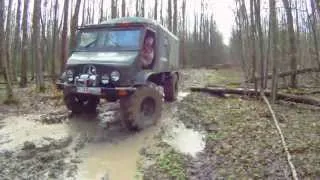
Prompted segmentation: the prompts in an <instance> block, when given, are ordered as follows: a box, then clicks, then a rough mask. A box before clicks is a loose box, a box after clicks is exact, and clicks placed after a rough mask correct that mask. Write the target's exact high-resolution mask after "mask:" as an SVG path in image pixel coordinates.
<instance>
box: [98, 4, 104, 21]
mask: <svg viewBox="0 0 320 180" xmlns="http://www.w3.org/2000/svg"><path fill="white" fill-rule="evenodd" d="M103 2H104V0H100V19H99V22H101V21H103V9H104V7H103V4H104V3H103Z"/></svg>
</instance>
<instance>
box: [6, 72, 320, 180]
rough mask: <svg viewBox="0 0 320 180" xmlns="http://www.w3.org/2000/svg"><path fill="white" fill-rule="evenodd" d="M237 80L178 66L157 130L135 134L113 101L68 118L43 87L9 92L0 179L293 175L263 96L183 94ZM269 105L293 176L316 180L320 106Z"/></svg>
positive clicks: (58, 99)
mask: <svg viewBox="0 0 320 180" xmlns="http://www.w3.org/2000/svg"><path fill="white" fill-rule="evenodd" d="M242 80H243V79H242V74H241V73H240V71H239V70H237V69H221V70H207V69H188V70H184V71H183V79H182V81H181V88H180V93H179V98H178V101H176V102H174V103H166V104H165V108H164V112H163V117H162V119H161V120H160V121H159V123H158V124H157V125H156V126H155V127H151V128H149V129H146V130H144V131H141V132H137V133H132V132H128V131H127V130H125V129H124V128H122V127H121V125H120V123H118V122H119V121H118V119H119V115H118V105H117V104H106V103H104V102H103V103H102V104H101V105H100V107H99V108H98V114H96V115H91V116H89V115H80V116H71V115H70V114H69V112H68V111H67V110H66V108H65V107H64V106H63V103H62V100H61V96H60V94H58V93H56V92H54V91H52V90H51V89H48V91H47V92H46V93H44V94H37V93H35V91H34V87H29V88H24V89H20V88H16V89H15V94H16V97H17V98H18V100H19V102H20V103H19V105H10V106H8V105H1V104H0V179H48V177H49V178H50V179H101V178H102V177H104V178H105V179H108V177H109V179H111V180H114V179H134V178H136V179H227V178H231V179H292V177H291V171H290V169H289V166H288V163H287V159H286V156H285V152H284V149H283V147H282V145H281V141H280V136H279V134H278V133H277V131H276V127H275V125H274V123H273V121H272V119H271V114H270V113H269V111H268V109H267V106H266V105H265V104H264V103H263V102H262V101H260V100H258V99H252V98H248V97H241V96H235V95H228V96H225V97H216V96H212V95H208V94H203V93H190V92H189V90H188V88H189V87H191V86H205V85H217V86H226V87H238V86H244V84H242V83H241V82H242ZM309 90H310V88H309V89H299V90H283V91H286V92H290V93H299V92H300V93H301V92H306V91H309ZM310 91H311V90H310ZM2 94H3V93H2ZM312 96H313V97H317V95H316V94H315V95H314V94H312ZM0 97H1V87H0ZM0 99H1V98H0ZM272 107H273V108H274V110H275V112H276V115H277V117H278V118H279V122H280V127H281V129H282V130H283V133H284V136H285V140H286V141H287V143H288V146H289V151H290V153H291V155H292V158H293V164H294V165H295V167H296V170H297V172H298V177H299V178H300V179H319V178H320V166H319V164H320V148H319V147H320V122H319V119H320V109H318V108H315V107H312V106H305V105H301V104H293V103H287V102H278V103H277V104H275V105H273V106H272Z"/></svg>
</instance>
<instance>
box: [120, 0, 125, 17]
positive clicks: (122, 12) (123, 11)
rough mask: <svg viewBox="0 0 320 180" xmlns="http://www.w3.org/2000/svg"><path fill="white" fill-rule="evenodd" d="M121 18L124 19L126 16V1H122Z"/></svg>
mask: <svg viewBox="0 0 320 180" xmlns="http://www.w3.org/2000/svg"><path fill="white" fill-rule="evenodd" d="M121 16H122V17H125V16H126V0H122V4H121Z"/></svg>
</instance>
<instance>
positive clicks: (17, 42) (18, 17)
mask: <svg viewBox="0 0 320 180" xmlns="http://www.w3.org/2000/svg"><path fill="white" fill-rule="evenodd" d="M20 20H21V0H18V4H17V13H16V29H15V31H14V33H15V34H14V45H13V51H14V53H13V61H12V62H13V63H12V64H13V65H12V67H13V72H14V76H13V78H14V79H13V80H16V77H17V76H16V75H17V72H16V68H15V65H16V63H17V62H18V58H19V57H20V56H21V53H20V48H21V36H20V30H21V23H20Z"/></svg>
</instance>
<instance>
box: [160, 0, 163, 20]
mask: <svg viewBox="0 0 320 180" xmlns="http://www.w3.org/2000/svg"><path fill="white" fill-rule="evenodd" d="M162 10H163V0H161V3H160V22H161V24H162V25H163V15H162V12H163V11H162Z"/></svg>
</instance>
